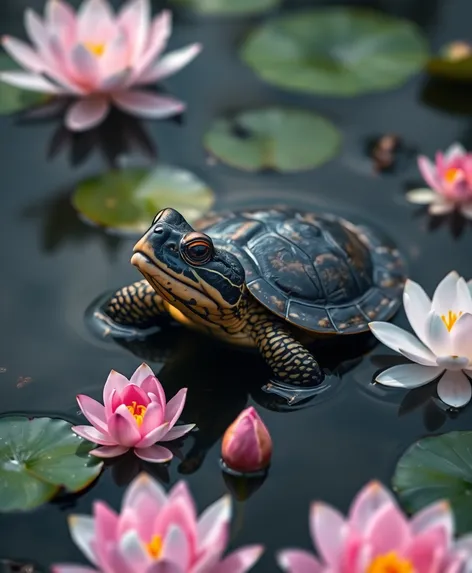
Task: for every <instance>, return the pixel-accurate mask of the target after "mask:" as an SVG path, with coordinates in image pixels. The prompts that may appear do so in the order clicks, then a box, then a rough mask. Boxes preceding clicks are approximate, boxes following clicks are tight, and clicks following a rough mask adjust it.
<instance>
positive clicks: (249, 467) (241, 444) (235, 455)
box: [221, 406, 272, 472]
mask: <svg viewBox="0 0 472 573" xmlns="http://www.w3.org/2000/svg"><path fill="white" fill-rule="evenodd" d="M221 456H222V458H223V461H224V462H225V464H226V465H227V466H228V467H229V468H230V469H232V470H235V471H238V472H256V471H260V470H263V469H265V468H266V467H267V466H268V465H269V464H270V458H271V456H272V439H271V437H270V434H269V431H268V430H267V428H266V427H265V425H264V422H263V421H262V420H261V418H260V416H259V414H258V413H257V412H256V410H254V408H253V407H252V406H251V407H250V408H246V410H243V411H242V412H241V414H239V416H238V417H237V418H236V420H235V421H234V422H233V423H232V424H231V426H229V427H228V429H227V430H226V432H225V434H224V436H223V443H222V446H221Z"/></svg>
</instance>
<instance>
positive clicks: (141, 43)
mask: <svg viewBox="0 0 472 573" xmlns="http://www.w3.org/2000/svg"><path fill="white" fill-rule="evenodd" d="M150 20H151V14H150V9H149V2H148V0H131V1H129V2H127V3H126V4H125V5H124V6H123V8H122V9H121V11H120V14H119V16H118V24H119V26H121V27H122V28H123V29H124V31H125V33H126V36H127V37H128V38H129V40H130V45H131V47H132V51H131V62H132V63H133V64H134V63H135V62H136V61H137V60H138V59H139V58H140V56H141V54H142V52H143V51H144V48H145V44H146V40H147V38H148V33H149V25H150ZM131 39H132V41H131Z"/></svg>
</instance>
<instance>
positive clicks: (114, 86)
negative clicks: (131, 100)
mask: <svg viewBox="0 0 472 573" xmlns="http://www.w3.org/2000/svg"><path fill="white" fill-rule="evenodd" d="M131 71H132V70H131V69H130V68H126V69H124V70H121V71H119V72H117V73H116V74H113V75H111V76H107V77H105V78H104V79H103V80H102V82H101V84H100V90H102V91H103V92H111V91H114V90H121V89H122V88H123V87H124V86H125V85H126V84H127V82H128V80H129V77H130V75H131Z"/></svg>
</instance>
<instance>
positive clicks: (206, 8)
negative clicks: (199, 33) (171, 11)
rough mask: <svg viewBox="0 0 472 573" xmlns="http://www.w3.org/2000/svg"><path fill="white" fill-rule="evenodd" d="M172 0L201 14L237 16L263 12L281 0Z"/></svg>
mask: <svg viewBox="0 0 472 573" xmlns="http://www.w3.org/2000/svg"><path fill="white" fill-rule="evenodd" d="M172 2H173V3H174V4H176V5H179V6H182V7H184V8H188V9H191V10H193V11H194V12H200V13H202V14H223V15H234V16H239V15H242V14H256V13H258V12H265V11H266V10H270V9H271V8H275V7H276V6H278V5H279V4H280V2H281V0H172Z"/></svg>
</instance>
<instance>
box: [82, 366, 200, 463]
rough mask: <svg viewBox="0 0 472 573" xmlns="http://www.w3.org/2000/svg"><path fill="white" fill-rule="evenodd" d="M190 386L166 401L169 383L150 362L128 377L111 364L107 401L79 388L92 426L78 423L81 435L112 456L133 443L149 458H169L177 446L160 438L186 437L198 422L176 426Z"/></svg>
mask: <svg viewBox="0 0 472 573" xmlns="http://www.w3.org/2000/svg"><path fill="white" fill-rule="evenodd" d="M186 396H187V388H182V389H181V390H179V392H177V394H176V395H175V396H174V397H173V398H172V400H170V401H169V402H166V396H165V393H164V388H163V387H162V385H161V383H160V382H159V380H158V379H157V378H156V377H155V376H154V373H153V371H152V370H151V369H150V368H149V366H148V365H147V364H141V366H140V367H139V368H138V369H137V370H136V372H135V373H134V374H133V376H131V379H130V380H128V379H127V378H125V377H124V376H123V375H121V374H119V373H118V372H115V371H114V370H112V371H111V372H110V375H109V376H108V379H107V381H106V383H105V387H104V388H103V403H104V404H105V406H102V404H100V403H99V402H97V401H96V400H94V399H93V398H90V397H89V396H85V395H84V394H79V395H78V396H77V402H78V403H79V407H80V409H81V410H82V413H83V414H84V416H85V417H86V418H87V420H88V421H89V422H90V423H91V424H92V426H74V427H73V428H72V431H73V432H75V433H76V434H77V435H79V436H81V437H82V438H85V439H86V440H90V441H91V442H94V443H95V444H99V445H100V446H102V447H100V448H96V449H95V450H92V451H91V452H90V453H91V454H93V455H95V456H98V457H100V458H113V457H115V456H120V455H122V454H124V453H125V452H127V451H128V450H129V449H130V448H133V449H134V453H135V454H136V455H137V456H138V458H141V459H142V460H144V461H146V462H168V461H169V460H171V459H172V452H171V451H170V450H168V449H167V448H164V447H163V446H157V445H154V444H155V443H156V442H170V441H172V440H176V439H177V438H180V437H182V436H183V435H185V434H186V433H187V432H190V430H192V429H193V428H194V427H195V424H187V425H184V426H176V427H174V425H175V423H176V422H177V420H178V419H179V416H180V414H181V413H182V410H183V408H184V405H185V398H186Z"/></svg>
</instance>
